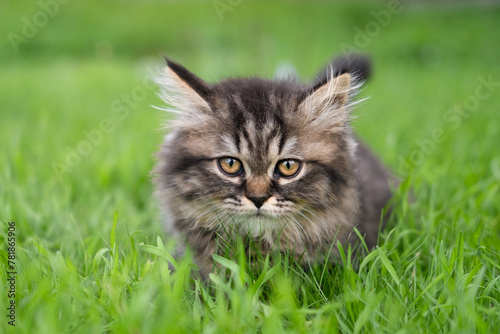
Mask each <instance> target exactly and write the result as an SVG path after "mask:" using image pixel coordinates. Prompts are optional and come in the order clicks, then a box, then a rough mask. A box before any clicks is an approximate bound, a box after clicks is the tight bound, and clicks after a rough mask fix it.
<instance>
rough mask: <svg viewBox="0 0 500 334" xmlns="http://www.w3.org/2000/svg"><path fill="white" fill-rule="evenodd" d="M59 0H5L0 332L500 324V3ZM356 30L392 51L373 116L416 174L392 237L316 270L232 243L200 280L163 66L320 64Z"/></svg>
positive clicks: (369, 116) (497, 327)
mask: <svg viewBox="0 0 500 334" xmlns="http://www.w3.org/2000/svg"><path fill="white" fill-rule="evenodd" d="M45 1H46V3H51V4H52V7H48V8H49V9H47V10H48V11H49V14H50V15H49V14H44V11H43V9H42V7H41V5H40V4H39V3H38V2H35V1H31V2H28V1H24V2H22V3H21V2H20V1H14V0H7V1H3V2H1V3H0V10H1V12H2V14H3V15H2V20H0V35H1V38H2V39H1V41H0V60H1V61H0V73H1V81H0V105H1V111H0V115H1V118H0V154H1V157H2V163H1V164H0V229H1V233H0V245H1V246H0V255H1V260H2V263H3V264H4V265H5V269H3V268H2V270H0V280H1V282H2V284H1V285H2V291H0V300H1V303H0V305H1V307H2V310H3V311H2V316H1V319H2V320H1V321H0V333H10V332H13V333H14V332H19V333H99V332H118V333H122V332H123V333H170V332H206V333H226V332H227V333H243V332H245V333H247V332H249V333H250V332H252V333H253V332H259V333H281V332H283V333H293V332H297V333H299V332H300V333H302V332H322V333H333V332H336V331H338V332H343V333H351V332H354V333H357V332H367V333H371V332H391V333H392V332H400V333H422V332H429V333H437V332H445V333H498V332H500V278H499V277H500V255H499V254H500V245H499V244H500V242H499V240H500V194H499V190H500V150H499V143H500V116H499V113H500V110H499V106H500V61H499V59H500V44H499V41H500V7H499V6H493V5H491V6H479V5H477V6H472V5H457V6H452V5H433V4H429V3H427V4H422V3H417V2H416V1H412V2H411V3H408V2H404V3H403V4H400V5H399V7H397V10H396V11H393V13H391V12H390V11H389V10H390V9H391V7H388V6H387V5H386V4H385V3H384V2H373V1H366V2H359V1H355V2H326V1H307V2H306V1H303V2H299V1H258V2H255V1H242V2H241V3H239V4H238V1H232V2H231V1H227V0H221V1H197V2H191V1H159V0H157V1H155V0H144V1H138V0H137V1H133V0H129V1H112V0H107V1H66V2H67V3H66V4H59V5H57V6H54V4H55V3H57V2H55V1H56V0H52V1H51V0H45ZM61 2H63V1H61ZM214 3H215V4H214ZM230 3H233V5H230ZM224 4H226V7H221V6H223V5H224ZM228 4H229V5H228ZM217 6H218V7H217ZM227 6H229V7H227ZM221 8H222V9H221ZM217 10H219V12H218V11H217ZM222 10H225V12H221V11H222ZM374 13H375V14H374ZM52 14H53V15H52ZM219 14H220V15H222V19H221V16H220V15H219ZM377 17H378V21H377V19H376V18H377ZM42 23H43V24H42ZM30 25H31V26H30ZM12 41H14V44H12ZM346 45H350V46H355V47H357V48H358V49H359V51H360V52H362V53H366V54H368V55H371V56H372V57H373V62H374V76H373V78H372V80H370V82H369V83H368V84H367V86H366V88H365V90H364V91H363V93H362V94H361V97H370V98H369V99H368V100H367V101H366V102H364V103H362V104H361V105H360V106H359V108H358V109H357V110H356V112H355V113H356V115H357V116H358V117H357V119H356V121H355V123H354V126H355V128H356V131H357V133H358V134H359V135H360V136H361V137H362V138H364V139H365V140H366V141H367V142H369V143H370V145H371V146H372V147H373V148H374V150H375V151H376V152H377V153H378V154H379V155H380V156H381V158H382V159H383V160H384V161H385V163H386V164H387V165H388V166H390V167H391V168H392V170H394V171H395V173H397V174H399V175H400V176H401V177H402V178H403V179H405V180H406V182H404V187H403V189H402V190H401V194H400V195H398V201H397V205H396V209H395V215H394V216H393V217H392V219H391V220H390V222H389V225H388V227H387V229H385V230H384V232H383V233H382V235H381V237H380V242H379V247H378V248H377V249H375V250H373V251H372V252H371V253H370V254H369V255H368V256H367V257H366V258H364V259H361V260H360V261H359V262H360V264H359V265H355V264H354V265H353V264H351V261H350V260H349V254H348V253H349V250H347V249H345V250H343V251H344V253H345V256H344V257H343V258H342V259H340V260H339V263H338V265H337V266H335V267H334V268H326V267H325V266H323V265H322V264H320V265H318V266H316V267H314V268H312V269H311V270H309V271H307V272H304V271H302V270H301V269H300V268H299V267H297V266H295V265H293V264H289V263H288V259H287V258H286V256H282V257H281V258H278V259H277V260H276V261H274V262H272V263H271V264H268V265H266V264H261V267H262V268H261V270H260V271H257V272H256V271H252V268H251V267H249V266H248V265H247V264H246V261H245V259H244V258H242V257H240V256H238V255H236V256H234V257H230V258H229V259H226V258H218V259H217V260H218V261H219V262H220V263H221V264H222V265H223V266H225V267H227V268H228V269H229V272H230V273H231V275H230V277H229V278H226V277H222V276H220V277H217V276H214V277H213V280H212V281H211V283H210V284H209V285H208V286H206V285H203V284H200V283H199V282H198V281H197V280H196V279H195V275H193V265H192V263H191V260H190V258H189V256H187V257H186V258H184V259H180V260H178V262H176V263H173V262H175V261H174V260H173V259H172V258H171V256H170V253H169V251H170V250H171V249H172V243H171V241H170V240H169V239H168V236H167V235H165V233H164V232H163V230H162V227H161V218H160V214H159V210H158V208H157V206H156V203H155V201H154V199H153V196H152V185H151V181H150V174H149V173H150V170H151V168H152V165H153V153H154V152H155V151H156V150H157V148H158V145H159V144H160V142H161V140H162V136H163V133H162V131H161V130H160V129H161V127H162V124H163V123H164V122H165V120H166V119H168V118H169V117H170V116H169V115H164V114H163V113H162V112H160V111H158V110H156V109H154V108H152V107H151V105H159V104H160V103H161V102H160V101H159V99H158V98H157V97H156V95H155V94H156V88H154V87H153V86H152V85H151V83H150V81H149V76H150V74H149V73H150V72H151V71H157V70H158V68H159V67H160V66H163V62H162V58H161V55H162V54H166V55H168V56H169V57H171V58H172V59H174V60H177V61H179V62H181V63H183V64H184V65H185V66H187V67H188V68H189V69H191V70H192V71H193V72H195V73H197V74H199V75H200V76H201V77H202V78H205V79H206V80H208V81H215V80H217V79H219V78H222V77H225V76H229V75H236V76H247V75H261V76H265V77H272V75H273V73H274V71H275V69H276V68H277V67H278V66H281V65H283V64H285V63H292V64H293V65H294V66H295V67H296V69H297V71H298V73H300V75H301V76H302V78H303V79H305V80H307V79H310V78H311V77H313V75H314V74H315V72H316V71H317V70H318V69H319V68H320V67H321V66H323V65H324V64H325V63H326V62H327V61H328V59H330V57H332V56H334V55H338V54H340V53H341V52H342V51H343V49H345V48H346ZM485 82H486V83H485ZM488 82H489V83H488ZM410 187H411V189H412V192H413V197H414V201H413V202H412V203H408V201H407V200H405V196H404V194H405V193H406V192H407V191H408V189H409V188H410ZM12 221H14V222H15V235H16V241H15V260H14V262H15V267H14V268H15V270H16V271H17V275H16V276H15V301H16V304H15V307H16V311H15V313H16V320H15V325H16V326H15V327H12V326H10V325H9V324H8V321H10V319H9V318H8V317H7V316H6V315H7V314H8V313H9V312H10V311H9V310H7V309H6V308H7V305H10V304H9V303H10V298H9V297H8V290H9V289H10V283H9V282H8V281H7V279H8V278H9V277H8V276H7V269H8V268H7V264H8V263H7V259H8V257H9V253H8V245H7V238H8V226H9V222H12ZM333 247H337V245H333ZM230 251H231V250H230ZM232 251H234V252H235V253H238V249H233V250H232ZM262 261H265V259H262ZM169 263H173V265H174V266H176V267H177V270H175V271H169V269H168V267H169Z"/></svg>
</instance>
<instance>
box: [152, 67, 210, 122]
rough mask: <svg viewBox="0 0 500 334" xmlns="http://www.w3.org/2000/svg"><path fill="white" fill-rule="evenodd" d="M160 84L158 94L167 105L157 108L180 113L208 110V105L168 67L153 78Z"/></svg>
mask: <svg viewBox="0 0 500 334" xmlns="http://www.w3.org/2000/svg"><path fill="white" fill-rule="evenodd" d="M155 81H156V83H157V84H158V85H159V86H160V93H159V94H158V96H159V97H160V98H161V99H162V100H163V101H164V102H165V103H166V104H167V105H168V106H167V107H162V108H158V109H161V110H165V111H168V112H173V113H176V114H180V115H186V114H190V113H193V111H200V109H205V110H210V106H209V105H208V103H207V101H205V100H204V99H203V98H202V97H201V96H200V95H199V94H198V93H197V92H196V91H195V90H194V89H193V88H191V87H190V86H189V85H188V84H187V83H186V82H185V81H184V80H182V79H181V78H180V77H179V76H178V75H177V73H175V72H174V71H173V70H172V69H171V68H170V67H168V66H167V67H166V68H165V70H164V71H163V72H162V73H161V75H160V76H159V77H158V78H157V79H156V80H155Z"/></svg>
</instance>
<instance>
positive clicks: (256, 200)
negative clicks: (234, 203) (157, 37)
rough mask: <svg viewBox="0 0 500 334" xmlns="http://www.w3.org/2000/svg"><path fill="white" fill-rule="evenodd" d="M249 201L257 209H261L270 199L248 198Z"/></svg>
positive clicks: (263, 197) (266, 197) (265, 197)
mask: <svg viewBox="0 0 500 334" xmlns="http://www.w3.org/2000/svg"><path fill="white" fill-rule="evenodd" d="M247 198H248V199H249V200H251V201H252V202H253V204H255V206H256V207H257V209H260V207H261V206H262V205H263V204H264V202H265V201H267V199H268V198H269V196H262V197H254V196H247Z"/></svg>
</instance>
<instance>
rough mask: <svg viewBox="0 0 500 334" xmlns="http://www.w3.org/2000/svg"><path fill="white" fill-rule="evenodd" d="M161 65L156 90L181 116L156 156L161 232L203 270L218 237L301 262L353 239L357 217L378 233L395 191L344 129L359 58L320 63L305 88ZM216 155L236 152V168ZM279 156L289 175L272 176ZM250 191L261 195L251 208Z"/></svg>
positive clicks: (361, 75)
mask: <svg viewBox="0 0 500 334" xmlns="http://www.w3.org/2000/svg"><path fill="white" fill-rule="evenodd" d="M167 62H168V66H167V67H166V68H165V71H164V73H163V74H162V76H161V77H160V78H159V79H158V83H159V84H160V86H161V88H162V92H161V94H160V96H161V97H162V99H163V100H164V101H165V102H166V104H167V105H168V107H166V108H165V110H168V111H170V112H175V113H176V114H177V118H176V120H175V121H173V122H171V123H170V133H169V134H168V136H166V138H165V142H164V143H163V145H162V147H161V150H160V152H159V154H158V162H157V165H156V167H155V170H154V175H155V184H156V195H157V197H158V199H159V201H160V203H161V206H162V208H163V210H164V212H165V215H166V228H167V231H168V232H169V233H172V234H173V235H178V236H179V237H180V238H182V239H183V240H185V242H186V243H187V244H188V245H189V246H190V247H192V248H193V249H194V251H195V254H196V260H197V262H198V264H199V266H200V269H201V273H202V275H203V276H204V277H206V275H207V274H208V273H209V272H210V270H211V269H212V263H211V261H210V260H211V255H212V254H213V253H214V252H216V238H227V239H231V238H232V237H234V236H235V235H241V236H244V237H249V238H253V239H255V240H257V241H258V242H260V243H261V245H262V248H261V249H262V251H263V252H268V251H270V250H271V249H273V248H278V249H280V250H286V249H293V250H294V252H295V256H296V257H297V258H301V259H304V260H306V261H307V260H318V259H321V258H322V257H323V256H324V255H325V254H327V252H328V250H329V249H330V246H331V244H332V243H334V242H336V240H339V241H341V242H343V243H346V242H353V240H354V239H353V238H352V237H351V236H352V233H353V232H352V229H353V227H354V226H356V225H357V226H358V228H360V229H361V230H362V231H366V233H370V235H369V236H367V240H368V241H369V243H370V244H373V243H374V242H375V240H376V231H377V230H378V226H379V223H380V215H381V209H382V207H383V206H384V205H385V204H386V203H387V201H388V200H389V198H390V196H391V193H390V190H389V186H388V173H387V172H386V170H385V168H383V166H382V165H381V164H380V163H379V162H378V161H377V159H376V158H375V157H374V156H373V155H372V154H371V153H370V151H369V150H368V149H366V147H365V146H364V145H363V144H360V143H359V141H358V140H356V139H355V137H354V135H353V134H352V131H351V128H350V126H349V122H350V119H351V109H352V107H353V105H354V104H355V103H356V102H355V101H354V100H353V98H354V96H355V94H356V92H357V91H358V90H359V88H360V86H361V84H362V81H363V80H364V79H365V74H366V71H365V72H363V71H359V68H360V66H356V65H359V60H356V58H352V59H351V60H350V61H348V62H345V61H344V62H340V63H341V64H342V66H343V67H342V68H338V67H335V63H334V65H333V66H328V67H327V69H326V74H323V75H320V76H319V77H318V80H317V81H316V82H315V83H312V84H311V85H302V84H299V83H298V82H296V81H295V80H294V79H286V78H285V79H281V80H274V81H271V80H265V79H260V78H248V79H227V80H224V81H221V82H219V83H216V84H207V83H205V82H203V81H202V80H201V79H199V78H198V77H196V76H194V75H193V74H192V73H190V72H188V71H187V70H186V69H185V68H184V67H182V66H181V65H178V64H176V63H173V62H171V61H167ZM337 63H339V62H338V61H337ZM346 63H347V64H349V63H350V64H351V66H352V68H353V69H356V71H349V67H348V66H347V65H345V64H346ZM361 68H362V66H361ZM365 69H366V68H365ZM222 157H233V158H237V159H239V160H240V161H241V162H242V164H243V168H244V172H243V173H241V174H240V175H238V176H228V175H226V174H225V173H224V172H222V171H221V170H220V168H218V165H217V160H218V159H219V158H222ZM283 159H295V160H298V161H301V162H302V167H301V169H300V170H299V172H298V174H297V175H296V176H295V177H293V178H285V177H280V176H279V174H278V173H277V171H276V165H277V163H278V162H279V161H281V160H283ZM361 173H363V175H361ZM366 178H368V180H366V181H365V179H366ZM361 181H362V182H361ZM365 183H369V184H368V185H367V184H365ZM370 184H376V186H372V185H370ZM366 190H369V191H368V192H367V191H366ZM252 196H263V197H264V198H267V200H266V201H265V202H264V204H263V205H262V206H261V207H260V208H257V206H256V205H255V204H254V202H252V200H250V199H249V198H252ZM363 210H364V211H363ZM373 234H374V235H373ZM333 249H334V250H335V249H336V247H334V248H333Z"/></svg>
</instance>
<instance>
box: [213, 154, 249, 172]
mask: <svg viewBox="0 0 500 334" xmlns="http://www.w3.org/2000/svg"><path fill="white" fill-rule="evenodd" d="M218 163H219V168H220V169H221V170H222V171H223V172H224V173H226V174H229V175H230V176H236V175H239V174H240V173H241V171H242V170H243V165H242V164H241V161H239V160H238V159H235V158H230V157H225V158H220V159H219V161H218Z"/></svg>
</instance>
